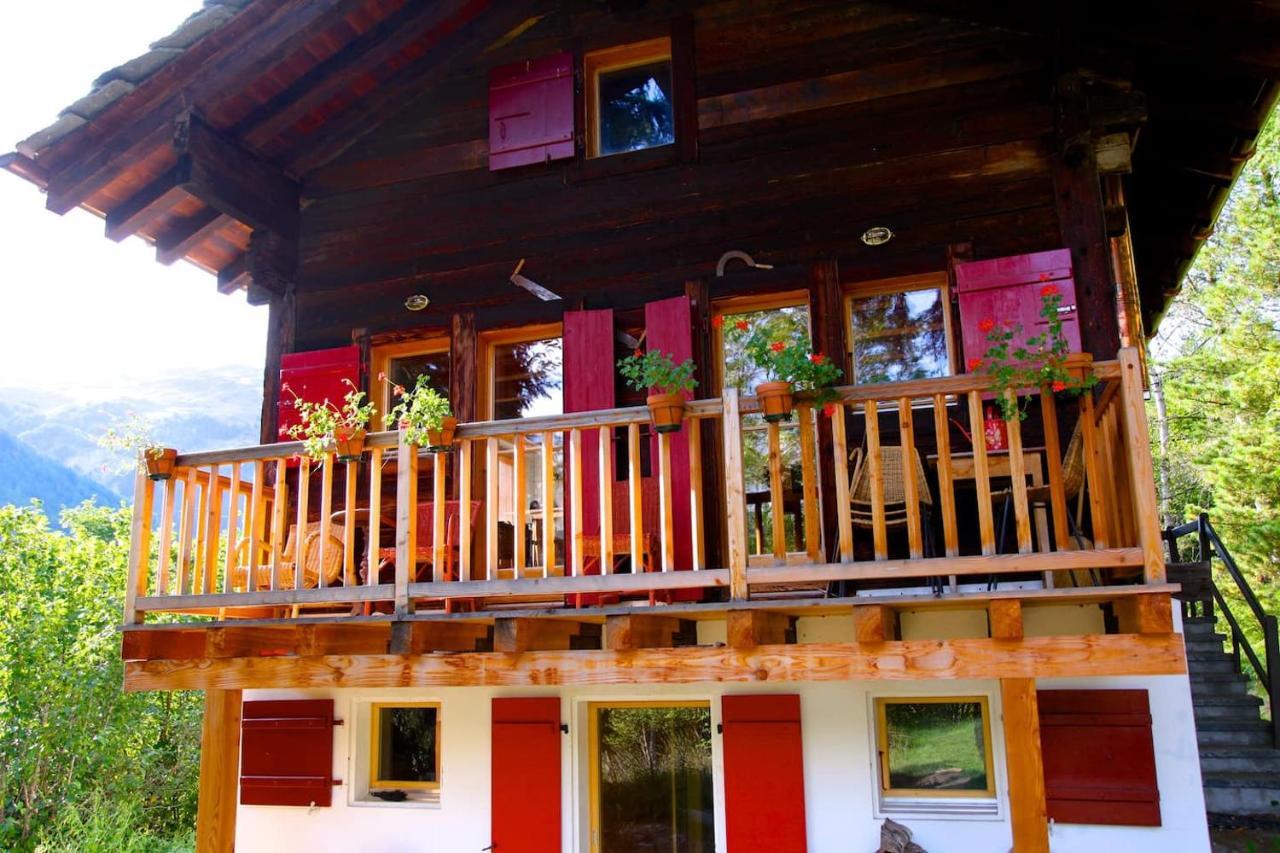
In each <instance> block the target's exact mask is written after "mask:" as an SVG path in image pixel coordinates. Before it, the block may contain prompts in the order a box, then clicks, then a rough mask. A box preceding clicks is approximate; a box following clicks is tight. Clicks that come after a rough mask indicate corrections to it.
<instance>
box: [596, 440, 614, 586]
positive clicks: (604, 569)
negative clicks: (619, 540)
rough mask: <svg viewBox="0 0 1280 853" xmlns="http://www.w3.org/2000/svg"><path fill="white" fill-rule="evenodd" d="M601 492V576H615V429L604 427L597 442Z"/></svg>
mask: <svg viewBox="0 0 1280 853" xmlns="http://www.w3.org/2000/svg"><path fill="white" fill-rule="evenodd" d="M597 443H598V444H599V445H600V446H599V448H598V451H599V457H600V464H599V471H598V476H599V481H598V482H599V490H600V495H599V497H600V574H602V575H609V574H613V428H612V427H607V426H602V427H600V429H599V439H598V442H597Z"/></svg>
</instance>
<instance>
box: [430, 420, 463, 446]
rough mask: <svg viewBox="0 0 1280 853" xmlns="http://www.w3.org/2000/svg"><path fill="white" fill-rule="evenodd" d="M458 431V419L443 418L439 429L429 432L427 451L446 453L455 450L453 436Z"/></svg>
mask: <svg viewBox="0 0 1280 853" xmlns="http://www.w3.org/2000/svg"><path fill="white" fill-rule="evenodd" d="M457 429H458V419H457V418H441V419H440V428H439V429H429V430H427V450H430V451H431V452H432V453H444V452H445V451H448V450H452V449H453V434H454V432H455V431H456V430H457Z"/></svg>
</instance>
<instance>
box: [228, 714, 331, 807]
mask: <svg viewBox="0 0 1280 853" xmlns="http://www.w3.org/2000/svg"><path fill="white" fill-rule="evenodd" d="M332 797H333V700H332V699H303V700H291V701H255V702H245V703H244V712H243V715H242V717H241V723H240V802H241V803H242V804H243V805H246V806H311V805H315V806H328V805H330V804H331V801H332Z"/></svg>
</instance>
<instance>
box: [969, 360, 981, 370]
mask: <svg viewBox="0 0 1280 853" xmlns="http://www.w3.org/2000/svg"><path fill="white" fill-rule="evenodd" d="M968 366H969V372H970V373H973V372H974V371H976V370H977V369H978V368H979V367H982V359H980V358H971V359H969V365H968Z"/></svg>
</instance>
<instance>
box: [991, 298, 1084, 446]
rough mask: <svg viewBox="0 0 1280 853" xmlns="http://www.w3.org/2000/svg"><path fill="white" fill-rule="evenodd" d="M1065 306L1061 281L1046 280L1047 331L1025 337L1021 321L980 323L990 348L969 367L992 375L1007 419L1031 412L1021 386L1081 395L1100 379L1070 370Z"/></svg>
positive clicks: (1042, 309) (1043, 313)
mask: <svg viewBox="0 0 1280 853" xmlns="http://www.w3.org/2000/svg"><path fill="white" fill-rule="evenodd" d="M1061 305H1062V293H1061V291H1059V290H1058V286H1057V285H1055V284H1046V285H1045V286H1044V288H1043V289H1041V291H1040V316H1041V317H1042V318H1043V319H1044V321H1045V330H1044V331H1043V332H1042V333H1040V334H1038V335H1032V336H1031V337H1029V338H1025V339H1023V328H1022V324H1020V323H1009V322H996V320H995V319H994V318H992V317H987V318H985V319H983V320H982V321H980V322H979V324H978V325H979V328H980V329H982V331H984V332H986V334H987V351H986V353H984V354H983V357H982V358H980V359H972V360H971V361H970V362H969V365H968V367H969V371H970V372H971V373H973V372H981V373H984V374H986V375H987V376H990V377H991V388H992V390H993V391H995V394H996V402H997V404H998V405H999V406H1000V416H1001V417H1003V418H1004V419H1005V420H1006V421H1011V420H1014V419H1015V418H1016V419H1018V420H1020V421H1021V420H1025V419H1026V417H1027V403H1028V402H1029V400H1030V398H1029V397H1028V398H1024V401H1023V403H1022V404H1021V405H1019V403H1018V396H1017V392H1018V389H1019V388H1048V389H1050V390H1051V391H1054V392H1058V391H1066V392H1068V393H1071V394H1079V393H1081V392H1083V391H1086V390H1088V389H1089V388H1092V387H1093V386H1094V385H1096V384H1097V382H1098V378H1097V377H1096V376H1093V375H1089V376H1085V377H1079V376H1072V375H1071V373H1069V372H1068V371H1067V368H1066V359H1067V353H1068V352H1069V351H1070V345H1069V344H1068V343H1067V339H1066V337H1065V336H1064V335H1063V334H1062V318H1061V316H1060V315H1059V314H1058V308H1059V306H1061ZM1010 392H1012V393H1010Z"/></svg>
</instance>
